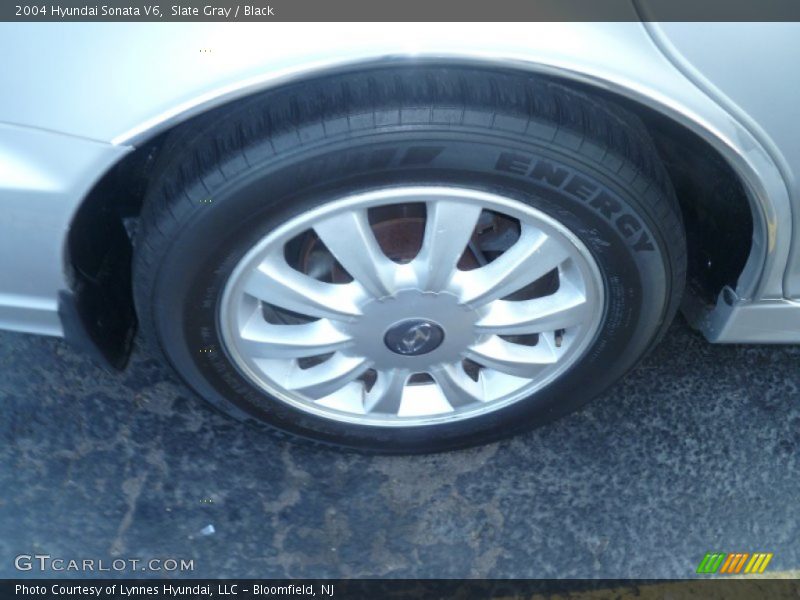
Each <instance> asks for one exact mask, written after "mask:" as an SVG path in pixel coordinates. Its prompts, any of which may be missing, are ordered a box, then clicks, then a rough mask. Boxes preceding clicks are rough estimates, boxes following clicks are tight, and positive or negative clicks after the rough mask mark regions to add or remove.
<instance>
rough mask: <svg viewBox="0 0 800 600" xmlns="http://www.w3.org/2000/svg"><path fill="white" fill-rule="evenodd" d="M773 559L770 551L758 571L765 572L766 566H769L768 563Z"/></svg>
mask: <svg viewBox="0 0 800 600" xmlns="http://www.w3.org/2000/svg"><path fill="white" fill-rule="evenodd" d="M771 560H772V552H770V553H769V554H767V557H766V559H765V560H764V563H763V564H762V565H761V568H760V569H759V570H758V572H759V573H763V572H764V569H766V568H767V565H768V564H769V561H771Z"/></svg>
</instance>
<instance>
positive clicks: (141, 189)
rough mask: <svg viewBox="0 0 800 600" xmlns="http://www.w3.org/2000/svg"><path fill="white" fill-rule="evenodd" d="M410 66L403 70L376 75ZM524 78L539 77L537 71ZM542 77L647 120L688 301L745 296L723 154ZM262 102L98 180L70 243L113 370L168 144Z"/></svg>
mask: <svg viewBox="0 0 800 600" xmlns="http://www.w3.org/2000/svg"><path fill="white" fill-rule="evenodd" d="M406 66H407V65H406ZM442 66H447V65H442ZM402 67H403V64H402V63H400V64H398V66H396V67H389V66H383V67H380V66H377V67H372V68H379V69H392V68H402ZM475 69H476V70H477V71H484V72H487V71H490V70H495V71H496V70H497V69H496V68H489V67H476V68H475ZM504 71H506V72H507V71H509V70H508V69H504ZM515 72H517V73H519V74H521V75H528V76H530V73H528V72H520V71H519V70H515ZM342 75H343V74H342V73H337V74H335V75H322V76H320V77H322V78H325V77H328V78H331V77H340V76H342ZM536 76H537V77H543V78H548V79H551V80H554V81H558V82H559V83H560V84H562V85H566V86H570V87H573V88H577V89H581V90H582V91H584V92H585V93H587V94H591V95H596V96H603V97H605V98H606V99H608V100H610V101H612V102H615V103H617V104H620V105H622V106H624V107H625V108H627V109H628V110H630V111H631V112H634V113H635V114H637V115H638V116H639V117H640V119H641V120H642V121H643V123H644V124H645V126H646V128H647V130H648V131H649V133H650V135H651V136H652V138H653V140H654V142H655V145H656V148H657V151H658V153H659V155H660V157H661V159H662V161H663V162H664V165H665V166H666V168H667V171H668V174H669V177H670V179H671V180H672V183H673V185H674V187H675V191H676V195H677V197H678V201H679V203H680V207H681V211H682V213H683V220H684V223H685V227H686V233H687V242H688V252H689V265H688V267H689V268H688V281H687V292H688V293H689V294H692V295H693V296H695V297H696V298H698V299H700V300H701V301H702V302H703V303H706V304H710V305H713V303H714V301H715V299H716V297H717V296H718V294H719V292H720V291H721V290H722V289H723V288H724V287H725V286H731V287H735V285H736V281H737V279H738V277H739V275H740V274H741V272H742V270H743V268H744V265H745V262H746V261H747V258H748V256H749V254H750V249H751V244H752V238H753V234H754V230H753V215H752V213H751V210H752V209H751V205H750V202H749V200H748V197H747V194H746V192H745V189H744V186H743V185H742V182H741V180H740V179H739V177H738V176H737V174H736V173H735V171H734V170H733V169H732V167H731V166H730V165H729V164H728V163H727V161H726V160H725V159H724V158H723V157H722V156H721V155H720V154H719V152H717V150H715V149H714V148H713V147H712V146H711V145H710V144H709V143H708V142H707V141H705V140H703V139H702V138H701V137H700V136H698V135H697V134H696V133H694V132H692V131H691V130H689V129H688V128H686V127H685V126H683V125H681V124H680V123H677V122H675V121H674V120H672V119H670V118H669V117H667V116H665V115H663V114H661V113H659V112H658V111H656V110H655V109H653V108H651V107H648V106H646V105H644V104H642V103H640V102H637V101H634V100H631V99H629V98H626V97H624V96H622V95H620V94H617V93H614V92H610V91H608V90H605V89H599V88H597V87H595V86H593V85H590V84H587V83H583V82H580V83H579V82H575V81H572V80H570V79H569V78H567V77H557V76H553V75H536ZM301 83H302V82H301ZM292 85H295V84H287V86H292ZM259 93H260V94H263V93H275V90H269V91H266V92H259ZM252 97H253V96H252V95H251V96H248V97H245V98H241V99H237V100H233V101H231V102H229V103H226V104H224V105H222V106H219V107H215V108H213V109H211V110H209V111H206V112H204V113H201V114H199V115H196V116H192V117H191V118H189V119H187V120H185V121H183V122H181V123H179V124H176V125H173V126H172V127H171V128H170V129H168V130H166V131H161V132H159V133H158V134H157V135H155V136H154V137H152V138H151V139H149V140H148V141H146V142H144V143H142V144H141V145H139V146H138V147H137V148H135V149H134V150H133V151H132V152H131V153H129V154H128V155H126V156H125V157H124V158H123V159H122V160H121V161H120V162H118V163H117V164H116V165H115V166H114V167H112V168H111V169H110V170H109V171H108V172H107V173H106V174H105V175H104V176H103V177H102V178H101V179H100V180H99V181H98V183H97V184H96V185H95V186H94V188H93V189H92V190H91V192H90V193H89V194H88V195H87V197H86V199H85V200H84V202H83V203H82V204H81V206H80V208H79V210H78V211H77V213H76V216H75V218H74V219H73V222H72V225H71V227H70V232H69V235H68V239H67V270H68V280H69V281H70V287H71V292H72V298H73V305H74V307H75V312H76V313H77V315H78V317H79V318H80V320H81V321H82V329H83V330H84V331H85V332H86V335H85V336H84V337H88V338H89V341H90V342H91V344H93V345H94V347H95V350H97V349H99V350H100V353H101V354H102V356H103V357H104V358H105V359H106V360H107V361H108V362H110V363H111V364H112V365H113V366H115V367H117V368H121V367H122V366H124V364H125V362H126V360H127V356H128V355H129V353H130V350H131V347H132V340H133V334H134V332H135V328H136V314H135V310H134V306H133V299H132V293H131V257H132V248H133V246H132V240H133V237H134V235H135V232H136V227H137V217H138V215H139V212H140V210H141V207H142V203H143V201H144V198H145V194H146V191H147V185H148V180H149V176H150V174H151V172H152V170H153V169H154V168H155V166H156V165H157V164H158V161H159V159H160V158H161V157H162V155H164V154H168V153H169V147H168V146H167V145H166V144H165V141H166V140H168V139H169V138H170V133H172V132H174V131H175V130H176V129H178V128H181V129H183V130H184V131H185V130H186V128H187V126H188V127H191V125H192V123H196V122H198V120H200V119H207V118H209V116H213V115H215V114H220V112H224V111H225V110H226V109H229V108H230V107H231V106H232V105H235V104H237V103H241V102H248V101H250V100H251V99H252Z"/></svg>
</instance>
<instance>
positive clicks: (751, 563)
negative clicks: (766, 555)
mask: <svg viewBox="0 0 800 600" xmlns="http://www.w3.org/2000/svg"><path fill="white" fill-rule="evenodd" d="M757 560H758V553H755V554H753V558H751V559H750V562H749V563H747V568H746V569H745V570H744V572H745V573H749V572H750V571H752V570H753V565H754V564H755V562H756V561H757Z"/></svg>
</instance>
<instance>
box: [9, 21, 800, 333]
mask: <svg viewBox="0 0 800 600" xmlns="http://www.w3.org/2000/svg"><path fill="white" fill-rule="evenodd" d="M751 26H752V25H751V24H729V25H725V26H722V25H720V24H680V23H669V24H647V25H644V24H642V23H636V22H629V23H504V24H481V23H451V24H438V23H437V24H433V23H336V24H331V23H169V24H166V23H165V24H147V23H74V24H73V23H69V24H67V23H58V24H51V23H38V24H9V23H5V24H2V25H0V50H2V51H3V52H4V53H5V55H6V56H13V57H14V59H13V60H12V61H7V62H6V63H4V65H3V66H2V67H0V84H2V86H3V88H4V89H6V90H14V93H13V94H4V95H2V97H0V123H6V125H3V126H2V128H0V161H1V162H0V206H2V208H3V217H2V218H0V252H2V255H0V327H2V328H8V329H16V330H21V331H30V332H35V333H48V334H53V335H60V334H61V333H62V330H61V327H60V322H59V318H58V315H57V301H56V297H57V293H58V291H59V290H63V289H67V287H68V282H67V281H66V280H65V277H66V276H65V234H66V232H67V230H68V228H69V224H70V221H71V218H72V217H73V215H74V214H75V211H76V210H77V208H78V207H79V206H80V203H81V201H82V200H83V199H84V198H85V196H86V194H87V193H88V191H89V190H90V189H91V187H92V185H93V184H94V182H95V181H96V180H97V179H98V178H99V177H101V176H102V174H103V173H104V172H105V171H106V170H107V169H108V168H109V167H110V166H111V165H113V164H114V163H115V162H116V161H118V160H119V159H120V158H121V157H122V156H123V155H124V154H125V153H126V152H128V151H130V150H131V149H132V148H133V147H135V146H136V145H137V144H139V143H141V142H143V141H145V140H147V139H148V138H149V137H151V136H152V135H155V133H157V132H159V131H162V130H164V129H165V128H167V127H169V126H171V125H173V124H175V123H178V122H180V121H181V120H183V119H185V118H187V117H189V116H191V115H194V114H197V113H199V112H202V111H204V110H207V109H208V108H211V107H213V106H217V105H219V104H221V103H224V102H226V101H229V100H231V99H234V98H238V97H242V96H246V95H248V94H251V93H253V92H255V91H259V90H263V89H267V88H269V87H274V86H277V85H280V84H282V83H285V82H288V81H293V80H297V79H300V78H302V77H306V76H309V75H312V74H320V73H325V72H335V71H336V70H346V69H351V68H357V67H358V66H359V65H367V64H380V63H384V62H392V61H394V62H397V61H403V60H408V59H417V60H425V59H436V60H448V61H453V62H459V63H468V64H486V65H502V66H507V67H513V68H519V69H525V70H529V71H535V72H542V73H547V74H552V75H557V76H561V77H565V78H569V79H574V80H578V81H582V82H584V83H588V84H590V85H594V86H598V87H601V88H603V89H607V90H610V91H613V92H615V93H619V94H623V95H625V96H627V97H629V98H631V99H634V100H636V101H639V102H642V103H645V104H647V105H648V106H650V107H652V108H654V109H656V110H658V111H660V112H662V113H664V114H666V115H668V116H670V117H671V118H673V119H675V120H676V121H679V122H680V123H682V124H684V125H686V126H688V127H689V128H691V129H692V130H693V131H695V132H696V133H698V134H699V135H701V136H702V137H703V138H704V139H706V140H707V141H709V142H710V143H711V144H712V145H713V146H714V147H715V148H716V149H717V150H718V151H719V152H721V153H722V154H723V156H725V157H726V159H727V160H728V161H729V162H730V164H731V165H732V166H733V168H734V169H735V170H736V171H737V173H738V174H739V175H740V177H741V178H742V180H743V182H744V184H745V187H746V191H747V193H748V195H749V198H750V200H751V203H752V207H753V215H754V225H755V228H756V231H755V235H754V239H753V249H752V252H751V256H750V258H749V260H748V262H747V265H746V267H745V270H744V272H743V273H742V276H741V277H740V279H739V282H738V284H737V287H736V289H735V290H726V291H725V293H724V294H721V295H720V301H719V302H718V305H717V307H716V308H715V309H713V310H711V311H709V310H707V309H695V310H690V311H689V315H690V318H691V319H692V320H693V321H694V323H695V324H696V325H697V326H698V327H699V328H700V329H701V330H703V331H704V333H705V334H706V335H707V336H708V337H709V339H711V340H712V341H719V342H739V341H742V342H746V341H752V342H797V341H800V323H799V322H800V312H798V308H800V306H798V304H796V303H795V302H794V301H792V300H791V299H790V298H791V297H797V296H800V264H798V263H797V261H798V254H799V253H800V252H799V251H798V250H797V244H794V243H793V238H792V235H793V231H799V230H800V227H798V225H800V224H798V223H797V222H795V221H793V219H794V220H796V219H798V218H800V217H799V216H798V213H800V211H797V210H794V211H793V210H792V207H793V206H797V204H796V203H797V202H798V192H799V191H798V189H797V177H796V169H797V168H798V165H800V147H799V143H798V141H797V140H798V139H800V125H798V124H797V123H796V122H795V119H794V114H795V111H794V110H793V108H792V102H791V100H792V99H793V98H795V99H796V98H799V97H800V91H798V90H797V87H798V81H800V80H799V79H798V78H799V77H800V75H798V73H796V72H794V71H793V70H792V69H785V70H781V69H777V70H776V68H775V64H774V63H773V62H770V61H771V60H773V59H777V58H779V56H778V50H771V51H769V52H765V53H763V54H760V52H761V51H762V48H764V47H765V46H769V45H770V43H772V42H773V40H776V39H777V40H779V41H778V42H776V44H780V47H781V48H784V50H783V51H784V53H786V52H788V53H789V54H794V55H795V56H796V54H797V52H798V49H800V43H798V42H797V41H795V40H797V39H800V35H798V34H800V25H797V24H759V25H758V26H757V27H754V28H753V29H752V30H751V29H741V28H747V27H751ZM698 27H700V28H703V29H702V32H700V31H699V30H698V29H697V28H698ZM737 27H738V28H739V29H737ZM700 33H702V35H700V36H699V38H697V39H698V40H699V41H696V40H695V38H696V37H697V36H698V35H699V34H700ZM737 36H741V37H742V38H745V39H747V44H746V45H745V44H743V45H742V46H741V47H740V48H738V49H737V48H733V49H732V47H731V43H732V42H733V41H735V39H736V37H737ZM789 38H792V39H789ZM54 40H57V43H58V48H59V52H58V53H53V52H52V51H50V50H49V49H50V48H52V46H53V43H54ZM744 47H750V48H751V51H752V52H753V54H754V56H755V58H752V60H750V61H749V62H747V63H746V65H745V68H743V69H740V68H739V65H737V69H736V70H734V69H731V74H730V75H728V74H726V72H725V69H726V68H728V65H727V60H728V59H726V58H725V57H727V56H739V57H740V58H741V52H742V48H744ZM786 49H788V51H787V50H786ZM732 52H733V54H732ZM737 53H738V54H737ZM709 55H711V56H713V57H714V58H713V59H711V58H708V56H709ZM762 56H763V58H761V57H762ZM782 60H788V58H786V56H784V57H783V58H782ZM737 77H739V78H740V79H741V80H742V81H744V82H745V83H742V82H741V81H738V80H737ZM749 77H752V78H753V79H752V80H753V81H754V82H755V81H757V82H758V83H757V84H753V85H748V83H747V79H748V78H749ZM787 80H788V81H789V82H790V86H789V89H787V87H786V81H787ZM776 94H786V97H785V98H781V100H780V101H779V102H778V103H775V104H772V105H769V104H767V103H765V102H763V101H761V100H760V97H761V96H760V95H773V96H774V95H776ZM787 267H789V268H788V270H787Z"/></svg>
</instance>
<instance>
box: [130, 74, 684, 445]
mask: <svg viewBox="0 0 800 600" xmlns="http://www.w3.org/2000/svg"><path fill="white" fill-rule="evenodd" d="M160 156H161V157H162V158H160V164H159V165H158V167H157V170H156V172H155V174H154V176H153V178H152V181H151V185H150V189H149V192H148V195H147V198H146V200H145V205H144V208H143V212H142V217H141V223H140V227H139V231H138V233H137V236H136V240H135V246H136V247H135V260H134V288H135V296H136V298H135V299H136V305H137V312H138V315H139V319H140V322H141V325H142V329H143V330H144V333H145V336H146V338H147V339H148V340H149V341H150V342H151V345H152V347H154V348H155V349H157V350H158V351H159V352H160V353H162V354H163V355H164V356H165V357H166V358H167V360H168V361H169V362H170V363H171V364H172V365H173V366H174V368H175V369H176V371H177V372H178V373H179V374H180V375H181V376H182V377H183V379H184V380H185V381H186V382H187V383H188V384H189V385H190V386H191V387H193V388H194V389H195V390H196V391H197V392H198V393H199V394H200V395H201V396H203V397H205V398H206V399H208V400H209V401H211V402H212V403H213V404H215V405H216V406H217V407H220V408H222V409H223V410H225V411H226V412H228V413H230V414H233V415H235V416H239V417H242V418H249V419H255V420H257V421H261V422H264V423H268V424H270V425H273V426H276V427H278V428H280V429H282V430H285V431H290V432H293V433H295V434H298V435H302V436H305V437H308V438H312V439H315V440H321V441H325V442H330V443H335V444H340V445H345V446H350V447H356V448H363V449H370V450H377V451H384V452H427V451H435V450H443V449H448V448H454V447H460V446H465V445H470V444H475V443H480V442H485V441H488V440H492V439H496V438H498V437H500V436H504V435H508V434H511V433H514V432H517V431H520V430H522V429H524V428H529V427H532V426H534V425H537V424H541V423H543V422H546V421H548V420H550V419H552V418H554V417H556V416H559V415H562V414H564V413H566V412H568V411H570V410H573V409H575V408H576V407H578V406H580V405H582V404H583V403H584V402H586V401H587V400H589V399H590V398H592V397H593V396H595V395H596V394H598V393H599V392H600V391H602V390H603V389H605V388H606V387H607V386H608V385H609V384H610V383H611V382H613V381H614V380H615V379H616V378H618V377H619V376H620V375H622V374H623V373H624V372H625V371H627V370H628V369H630V368H631V367H632V366H633V365H634V364H635V363H636V362H637V361H638V360H639V359H640V358H641V357H642V356H643V355H644V354H645V352H646V351H647V350H648V349H649V348H650V347H652V345H653V344H654V342H655V341H656V340H657V339H658V337H659V336H660V335H661V334H662V333H663V332H664V330H665V328H666V326H667V325H668V323H669V321H670V319H671V318H672V316H673V314H674V312H675V310H676V307H677V305H678V301H679V299H680V295H681V291H682V287H683V280H684V274H685V239H684V233H683V228H682V225H681V220H680V212H679V210H678V207H677V204H676V201H675V198H674V193H673V191H672V188H671V185H670V183H669V181H668V178H667V176H666V174H665V171H664V169H663V166H662V165H661V164H660V162H659V158H658V156H657V153H656V151H655V149H654V147H653V144H652V142H651V141H650V139H649V138H648V135H647V132H646V130H645V129H644V127H643V126H642V124H641V123H640V122H639V121H638V120H637V118H636V117H635V116H634V115H632V114H631V113H629V112H627V111H626V110H624V109H622V108H620V107H618V106H616V105H614V104H612V103H610V102H608V101H606V100H602V99H599V98H595V97H592V96H590V95H587V94H585V93H582V92H579V91H575V90H572V89H569V88H567V87H564V86H562V85H559V84H557V83H555V82H552V81H549V80H547V79H545V78H541V77H535V76H524V75H517V74H503V73H490V72H482V71H469V70H466V69H460V68H449V69H447V68H438V67H429V66H417V67H415V68H404V69H400V68H398V69H394V70H383V71H378V70H375V71H366V72H363V73H359V74H354V75H347V76H338V77H337V78H333V79H321V80H318V81H312V82H307V83H303V84H297V85H294V86H289V87H287V88H284V89H281V90H277V91H272V92H268V93H264V94H261V95H259V96H256V97H254V98H252V99H249V100H247V101H244V102H239V103H237V104H235V105H233V106H227V107H223V108H221V109H217V110H215V111H212V112H211V113H208V114H207V115H204V116H203V117H201V118H199V119H196V120H194V121H192V122H191V123H190V124H188V125H186V126H183V127H181V128H179V129H178V130H176V131H175V132H173V133H172V134H171V135H170V137H169V139H168V140H167V141H166V142H165V144H164V146H163V148H162V151H161V154H160Z"/></svg>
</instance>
